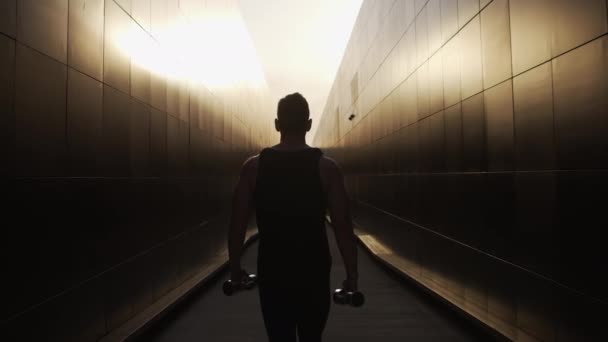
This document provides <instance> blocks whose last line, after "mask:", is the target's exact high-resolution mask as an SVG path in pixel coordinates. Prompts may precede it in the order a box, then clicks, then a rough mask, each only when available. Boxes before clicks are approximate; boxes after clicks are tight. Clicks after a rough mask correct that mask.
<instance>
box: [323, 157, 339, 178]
mask: <svg viewBox="0 0 608 342" xmlns="http://www.w3.org/2000/svg"><path fill="white" fill-rule="evenodd" d="M319 171H321V176H322V177H326V178H327V179H328V180H332V179H335V178H336V177H338V178H339V177H340V176H341V175H342V170H341V169H340V165H339V164H338V163H337V162H336V161H335V160H333V159H332V158H330V157H327V156H325V155H323V156H321V158H320V159H319Z"/></svg>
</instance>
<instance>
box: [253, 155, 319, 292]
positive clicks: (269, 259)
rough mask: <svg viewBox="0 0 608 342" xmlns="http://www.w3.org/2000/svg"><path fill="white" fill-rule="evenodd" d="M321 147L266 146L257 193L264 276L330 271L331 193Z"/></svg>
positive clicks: (277, 277)
mask: <svg viewBox="0 0 608 342" xmlns="http://www.w3.org/2000/svg"><path fill="white" fill-rule="evenodd" d="M321 158H322V152H321V150H320V149H317V148H306V149H299V150H277V149H273V148H266V149H264V150H262V152H261V153H260V155H259V157H258V160H257V175H256V181H255V190H254V196H253V205H254V207H255V210H256V219H257V225H258V230H259V232H260V245H259V246H260V247H259V257H258V276H259V277H260V280H261V281H264V279H267V278H269V279H273V280H274V281H282V282H295V280H296V279H297V277H298V276H300V277H301V275H302V274H306V275H307V276H309V277H316V276H317V275H321V274H323V276H324V275H325V274H326V273H328V272H329V267H330V265H331V257H330V255H329V247H328V245H327V235H326V231H325V223H324V219H325V212H326V195H325V190H324V186H323V182H322V180H321V172H320V170H319V161H320V159H321Z"/></svg>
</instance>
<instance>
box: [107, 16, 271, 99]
mask: <svg viewBox="0 0 608 342" xmlns="http://www.w3.org/2000/svg"><path fill="white" fill-rule="evenodd" d="M115 43H116V45H117V46H118V48H119V49H120V50H121V51H123V53H125V54H126V55H128V56H129V57H130V58H131V62H132V63H135V64H136V65H138V66H140V67H142V68H145V69H147V70H149V71H150V72H152V73H155V74H158V75H162V76H165V77H168V78H172V79H179V80H188V81H192V82H200V83H202V84H204V85H205V86H207V87H209V88H224V87H232V86H237V85H246V86H250V87H256V88H258V87H263V86H265V84H266V83H265V80H264V74H263V72H262V68H261V66H260V63H259V60H258V57H257V54H256V52H255V48H254V45H253V42H252V40H251V38H250V36H249V32H248V31H247V29H246V27H245V24H244V22H243V20H242V18H241V16H240V14H239V13H238V12H237V13H231V12H227V11H224V12H222V13H215V14H213V13H212V14H207V15H206V16H201V17H200V18H188V19H185V18H184V17H182V19H181V20H179V21H177V22H174V23H170V24H169V25H168V26H167V27H166V28H165V29H164V30H162V31H161V32H160V33H158V34H157V36H155V37H154V38H153V37H152V36H150V35H149V34H148V33H147V32H146V31H144V30H143V29H142V28H141V27H139V26H137V25H133V26H132V27H131V28H130V29H129V30H127V31H126V32H124V33H122V34H120V36H119V37H118V38H117V39H116V42H115Z"/></svg>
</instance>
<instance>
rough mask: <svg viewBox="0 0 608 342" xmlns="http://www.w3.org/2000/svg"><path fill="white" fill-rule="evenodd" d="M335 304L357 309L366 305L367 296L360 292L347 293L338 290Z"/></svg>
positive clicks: (335, 295) (335, 293) (343, 290)
mask: <svg viewBox="0 0 608 342" xmlns="http://www.w3.org/2000/svg"><path fill="white" fill-rule="evenodd" d="M333 297H334V303H336V304H341V305H350V306H354V307H356V308H358V307H360V306H362V305H363V303H365V296H363V293H361V292H359V291H347V290H345V289H336V290H335V291H334V296H333Z"/></svg>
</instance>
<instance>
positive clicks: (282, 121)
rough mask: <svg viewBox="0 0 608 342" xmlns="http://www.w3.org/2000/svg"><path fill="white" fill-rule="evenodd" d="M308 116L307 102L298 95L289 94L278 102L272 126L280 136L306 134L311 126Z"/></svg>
mask: <svg viewBox="0 0 608 342" xmlns="http://www.w3.org/2000/svg"><path fill="white" fill-rule="evenodd" d="M309 116H310V111H309V109H308V102H306V99H305V98H304V96H302V94H300V93H293V94H289V95H287V96H285V97H284V98H282V99H281V100H280V101H279V105H278V108H277V119H275V120H274V125H275V127H276V129H277V131H279V132H281V134H285V135H300V134H306V132H308V131H309V130H310V127H311V124H312V120H311V119H310V118H309Z"/></svg>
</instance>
